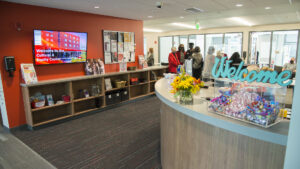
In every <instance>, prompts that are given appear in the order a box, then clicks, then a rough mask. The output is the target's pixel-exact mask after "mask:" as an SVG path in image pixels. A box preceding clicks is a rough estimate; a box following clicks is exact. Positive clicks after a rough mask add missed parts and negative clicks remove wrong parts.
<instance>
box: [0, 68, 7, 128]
mask: <svg viewBox="0 0 300 169" xmlns="http://www.w3.org/2000/svg"><path fill="white" fill-rule="evenodd" d="M0 109H1V115H2V120H3V125H4V126H5V127H7V128H9V123H8V118H7V111H6V104H5V99H4V91H3V85H2V77H1V73H0Z"/></svg>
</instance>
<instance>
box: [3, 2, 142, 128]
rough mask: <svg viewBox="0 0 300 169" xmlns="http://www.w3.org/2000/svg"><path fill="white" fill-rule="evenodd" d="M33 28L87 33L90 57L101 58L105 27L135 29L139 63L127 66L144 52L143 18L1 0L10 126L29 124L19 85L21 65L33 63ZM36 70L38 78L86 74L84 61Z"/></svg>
mask: <svg viewBox="0 0 300 169" xmlns="http://www.w3.org/2000/svg"><path fill="white" fill-rule="evenodd" d="M16 24H20V25H21V31H17V28H16ZM34 29H45V30H61V31H75V32H87V33H88V44H87V50H88V51H87V57H88V58H99V57H100V58H102V59H103V44H102V30H103V29H104V30H114V31H126V32H134V33H135V43H136V62H135V63H128V64H127V66H136V65H137V64H138V63H137V55H139V54H143V22H142V21H138V20H130V19H122V18H116V17H110V16H102V15H95V14H88V13H82V12H74V11H67V10H60V9H53V8H45V7H38V6H31V5H23V4H15V3H9V2H3V1H0V57H1V59H0V65H1V66H0V67H1V75H2V81H3V89H4V95H5V101H6V108H7V115H8V120H9V127H10V128H13V127H16V126H20V125H23V124H25V123H26V119H25V112H24V106H23V98H22V93H21V87H20V83H21V82H22V75H21V72H20V64H21V63H33V52H32V50H33V49H32V43H33V30H34ZM4 56H15V61H16V71H15V72H14V77H9V76H8V73H7V72H6V71H5V68H4V63H3V57H4ZM35 69H36V72H37V76H38V80H47V79H55V78H64V77H71V76H80V75H84V64H83V63H76V64H62V65H43V66H35ZM105 71H106V72H115V71H119V64H109V65H105Z"/></svg>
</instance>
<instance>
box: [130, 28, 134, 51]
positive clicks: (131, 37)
mask: <svg viewBox="0 0 300 169" xmlns="http://www.w3.org/2000/svg"><path fill="white" fill-rule="evenodd" d="M134 40H135V39H134V32H131V33H130V46H129V50H130V52H135V49H134V46H135V43H134Z"/></svg>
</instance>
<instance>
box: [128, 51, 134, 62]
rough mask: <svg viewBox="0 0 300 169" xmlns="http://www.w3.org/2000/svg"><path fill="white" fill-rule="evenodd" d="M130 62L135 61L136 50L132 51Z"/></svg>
mask: <svg viewBox="0 0 300 169" xmlns="http://www.w3.org/2000/svg"><path fill="white" fill-rule="evenodd" d="M129 62H135V52H130V60H129Z"/></svg>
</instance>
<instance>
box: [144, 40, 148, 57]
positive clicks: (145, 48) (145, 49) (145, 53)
mask: <svg viewBox="0 0 300 169" xmlns="http://www.w3.org/2000/svg"><path fill="white" fill-rule="evenodd" d="M144 56H147V38H144Z"/></svg>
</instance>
